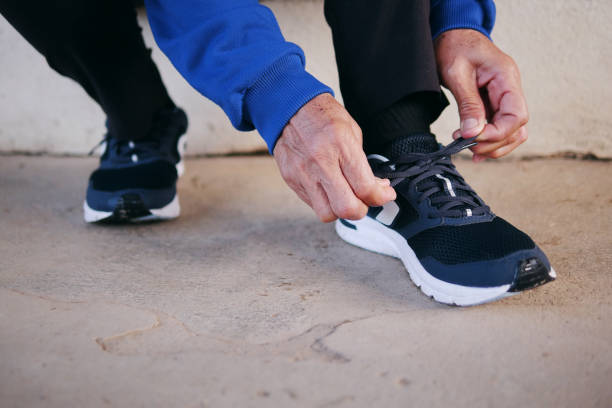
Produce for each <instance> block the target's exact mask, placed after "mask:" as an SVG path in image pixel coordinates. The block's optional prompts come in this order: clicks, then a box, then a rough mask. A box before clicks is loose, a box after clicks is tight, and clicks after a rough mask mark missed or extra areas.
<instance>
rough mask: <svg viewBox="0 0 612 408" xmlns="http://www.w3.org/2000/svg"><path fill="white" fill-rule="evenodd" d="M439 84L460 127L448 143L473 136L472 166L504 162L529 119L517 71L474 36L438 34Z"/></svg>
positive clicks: (509, 60) (521, 138)
mask: <svg viewBox="0 0 612 408" xmlns="http://www.w3.org/2000/svg"><path fill="white" fill-rule="evenodd" d="M435 51H436V60H437V64H438V71H439V73H440V78H441V80H442V84H443V85H444V86H445V87H447V88H448V89H449V90H450V91H451V92H452V94H453V96H454V97H455V99H456V100H457V105H458V107H459V116H460V118H461V127H460V129H457V130H456V131H455V132H454V133H453V138H455V139H456V138H458V137H459V136H462V137H464V138H469V137H473V136H476V135H480V136H478V138H477V139H476V140H477V141H478V144H477V145H476V146H474V147H472V148H471V150H472V151H473V152H474V161H481V160H484V159H485V158H498V157H502V156H505V155H506V154H508V153H510V152H511V151H512V150H514V149H516V148H517V147H518V146H519V145H520V144H521V143H523V142H524V141H525V140H527V129H526V127H525V125H526V124H527V121H528V119H529V114H528V111H527V103H526V101H525V97H524V95H523V90H522V87H521V78H520V74H519V70H518V67H517V66H516V63H515V62H514V60H513V59H512V58H510V57H509V56H508V55H506V54H504V53H503V52H502V51H501V50H500V49H499V48H497V46H495V44H493V43H492V42H491V41H490V40H489V39H488V38H487V37H485V36H484V35H483V34H481V33H479V32H478V31H475V30H467V29H458V30H450V31H446V32H444V33H442V34H441V35H440V36H439V37H438V38H437V39H436V42H435Z"/></svg>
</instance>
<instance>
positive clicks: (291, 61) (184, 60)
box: [145, 0, 495, 152]
mask: <svg viewBox="0 0 612 408" xmlns="http://www.w3.org/2000/svg"><path fill="white" fill-rule="evenodd" d="M145 4H146V7H147V13H148V16H149V22H150V24H151V29H152V30H153V35H154V37H155V40H156V41H157V44H158V45H159V47H160V48H161V49H162V51H163V52H164V53H165V54H166V55H167V56H168V58H169V59H170V61H171V62H172V63H173V64H174V66H175V67H176V69H177V70H178V71H179V72H180V73H181V75H182V76H183V77H184V78H185V79H186V80H187V82H189V83H190V84H191V86H193V87H194V88H195V89H196V90H197V91H198V92H200V93H201V94H202V95H204V96H205V97H207V98H209V99H211V100H212V101H213V102H215V103H216V104H218V105H219V106H220V107H221V108H222V109H223V111H224V112H225V113H226V114H227V116H228V117H229V119H230V121H231V122H232V125H234V127H235V128H236V129H238V130H253V129H257V130H258V131H259V133H260V134H261V136H262V137H263V139H264V140H265V141H266V144H267V145H268V149H269V151H270V152H272V151H273V149H274V145H275V144H276V140H277V139H278V137H279V136H280V134H281V132H282V130H283V128H284V127H285V125H286V124H287V122H288V121H289V119H291V117H292V116H293V115H294V114H295V113H296V112H297V111H298V110H299V109H300V108H301V107H302V106H303V105H304V104H305V103H306V102H308V101H310V100H311V99H312V98H314V97H315V96H317V95H319V94H322V93H326V92H329V93H333V92H332V90H331V89H330V88H329V87H328V86H327V85H325V84H323V83H321V82H320V81H318V80H317V79H316V78H315V77H313V76H312V75H310V74H309V73H308V72H306V70H305V64H306V60H305V57H304V52H303V51H302V50H301V49H300V47H298V46H297V45H295V44H293V43H290V42H287V41H285V39H284V38H283V35H282V34H281V31H280V28H279V26H278V23H277V22H276V19H275V17H274V14H272V12H271V11H270V9H268V8H267V7H265V6H262V5H260V4H259V2H258V1H257V0H146V1H145ZM494 21H495V5H494V4H493V1H492V0H431V15H430V23H431V29H432V35H433V36H434V38H435V37H437V36H438V35H440V34H441V33H442V32H444V31H447V30H451V29H455V28H470V29H474V30H478V31H480V32H481V33H483V34H485V35H486V36H490V33H491V30H492V28H493V24H494Z"/></svg>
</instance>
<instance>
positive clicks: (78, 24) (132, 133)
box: [0, 0, 173, 139]
mask: <svg viewBox="0 0 612 408" xmlns="http://www.w3.org/2000/svg"><path fill="white" fill-rule="evenodd" d="M0 13H2V15H3V16H4V17H5V18H6V19H7V20H8V21H9V23H11V25H13V26H14V27H15V28H16V29H17V30H18V31H19V32H20V33H21V35H23V36H24V37H25V39H26V40H27V41H28V42H30V44H32V45H33V46H34V47H35V48H36V49H37V50H38V51H39V52H40V53H42V54H43V55H44V56H45V57H46V59H47V61H48V63H49V65H50V66H51V67H52V68H53V69H55V70H56V71H57V72H59V73H60V74H62V75H64V76H67V77H69V78H72V79H74V80H75V81H77V82H78V83H79V84H80V85H81V86H82V87H83V88H84V89H85V91H86V92H87V93H88V94H89V95H90V96H91V97H92V98H93V99H94V100H95V101H96V102H98V103H99V104H100V106H101V107H102V109H103V111H104V112H105V113H106V115H107V118H108V122H107V126H108V129H109V132H110V133H111V135H113V136H114V137H117V138H120V139H139V138H142V137H145V136H146V135H147V134H148V133H149V131H150V129H151V126H152V123H153V119H154V116H155V114H156V112H158V111H159V110H160V109H161V108H164V107H167V106H172V105H173V103H172V101H171V100H170V97H169V96H168V93H167V91H166V88H165V86H164V84H163V82H162V80H161V77H160V75H159V71H158V70H157V67H156V66H155V63H154V62H153V60H152V59H151V51H150V50H149V49H147V48H146V46H145V44H144V41H143V38H142V34H141V29H140V27H139V26H138V22H137V19H136V13H135V10H134V9H133V7H132V6H131V3H130V2H129V1H127V0H85V1H83V0H54V1H31V0H2V1H1V2H0Z"/></svg>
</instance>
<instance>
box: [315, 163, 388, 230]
mask: <svg viewBox="0 0 612 408" xmlns="http://www.w3.org/2000/svg"><path fill="white" fill-rule="evenodd" d="M320 184H321V185H322V186H323V189H324V190H325V193H326V194H327V198H328V199H329V205H330V206H331V208H332V211H333V212H334V214H335V215H336V216H337V217H338V218H345V219H348V220H360V219H362V218H363V217H365V216H366V214H367V212H368V206H367V205H365V204H364V203H363V201H361V200H360V199H359V198H357V197H356V196H355V193H354V192H353V190H352V189H351V187H350V186H349V184H348V182H347V181H346V179H345V178H344V175H343V174H342V173H340V171H338V172H337V173H336V174H333V175H331V176H327V177H325V178H324V179H323V180H321V182H320ZM377 184H378V183H377Z"/></svg>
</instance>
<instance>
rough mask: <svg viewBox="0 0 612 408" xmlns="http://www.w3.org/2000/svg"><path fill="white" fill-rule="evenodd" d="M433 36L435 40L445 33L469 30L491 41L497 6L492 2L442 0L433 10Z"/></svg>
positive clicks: (487, 0)
mask: <svg viewBox="0 0 612 408" xmlns="http://www.w3.org/2000/svg"><path fill="white" fill-rule="evenodd" d="M430 24H431V34H432V37H433V38H434V40H435V39H436V38H437V37H438V36H439V35H440V34H442V33H443V32H445V31H448V30H454V29H458V28H467V29H472V30H476V31H479V32H481V33H482V34H484V35H486V36H487V37H488V38H489V39H491V31H492V30H493V25H494V24H495V4H494V3H493V1H491V0H446V1H445V0H442V1H439V2H437V4H436V5H435V6H434V7H433V8H432V10H431V15H430Z"/></svg>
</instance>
